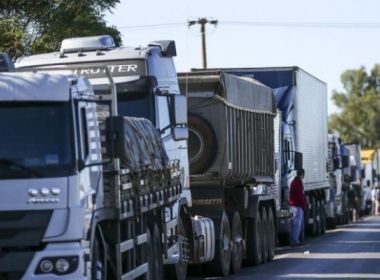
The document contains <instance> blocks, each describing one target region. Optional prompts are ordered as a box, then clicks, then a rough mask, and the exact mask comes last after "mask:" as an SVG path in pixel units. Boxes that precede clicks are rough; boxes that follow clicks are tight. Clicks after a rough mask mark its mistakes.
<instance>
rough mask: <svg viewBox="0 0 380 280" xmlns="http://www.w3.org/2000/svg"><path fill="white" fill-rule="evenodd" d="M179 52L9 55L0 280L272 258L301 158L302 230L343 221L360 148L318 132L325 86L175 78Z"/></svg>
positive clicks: (81, 45)
mask: <svg viewBox="0 0 380 280" xmlns="http://www.w3.org/2000/svg"><path fill="white" fill-rule="evenodd" d="M176 55H177V54H176V47H175V42H174V41H155V42H152V43H150V44H149V45H148V46H146V47H137V48H132V47H115V44H114V42H113V39H112V37H111V36H108V35H104V36H95V37H81V38H71V39H65V40H64V41H63V42H62V44H61V49H60V51H59V52H54V53H47V54H40V55H34V56H28V57H22V58H20V59H18V60H17V61H16V64H15V68H14V66H13V64H12V62H11V61H9V59H8V58H7V57H6V56H5V55H4V59H3V62H4V65H5V67H4V70H5V72H10V73H0V91H1V92H2V93H3V94H2V95H1V96H0V116H1V117H0V127H1V128H2V129H3V131H4V135H5V136H4V137H2V139H1V145H2V146H1V147H2V149H1V153H2V154H1V156H0V164H1V166H2V169H1V176H0V184H1V185H2V186H3V187H2V188H0V192H1V195H0V217H1V218H0V227H1V231H2V233H4V234H2V235H1V236H0V244H1V247H2V248H4V250H3V252H2V254H3V256H4V257H3V258H1V259H0V276H1V277H0V278H1V279H3V278H4V279H28V280H29V279H123V280H127V279H141V278H144V279H186V277H187V275H188V272H193V273H194V272H195V273H199V274H201V275H210V276H227V275H229V274H230V273H238V272H239V271H240V270H241V268H242V265H243V264H244V265H260V264H261V263H265V262H267V261H271V260H272V259H273V258H274V254H275V247H276V245H279V244H282V245H284V244H288V243H289V236H290V231H291V219H292V216H291V212H290V211H289V204H288V197H289V186H290V182H291V181H292V179H293V178H294V176H295V174H296V171H297V170H300V169H304V170H305V174H306V176H305V178H304V187H305V195H306V198H307V208H306V210H305V215H304V220H303V227H302V228H303V230H302V231H301V234H300V239H301V240H304V236H305V234H309V235H312V236H318V235H321V234H323V233H324V232H325V230H326V227H330V228H333V227H335V226H336V225H337V224H342V223H347V222H349V221H350V220H352V216H353V212H355V211H356V208H355V207H356V204H355V203H354V201H355V199H353V200H352V199H350V197H351V194H352V190H353V189H355V188H359V191H360V189H361V188H362V180H363V178H367V177H364V176H363V172H362V169H361V157H360V146H359V145H357V144H350V145H348V144H344V143H342V141H341V140H340V138H339V135H338V134H336V133H335V134H334V133H333V134H328V130H327V87H326V84H325V83H324V82H323V81H320V80H319V79H318V78H316V77H314V76H313V75H311V74H309V73H307V72H306V71H304V70H303V69H301V68H299V67H270V68H254V67H250V68H218V69H206V70H205V69H193V70H191V71H190V72H182V73H177V72H176V69H175V66H174V61H173V58H174V57H175V56H176ZM310 102H312V104H313V106H312V107H310V106H306V105H305V104H307V103H310ZM371 162H375V161H374V160H373V161H371ZM369 169H370V168H369ZM369 169H368V170H369ZM368 172H369V171H368ZM368 176H371V178H372V179H373V180H372V181H371V184H373V185H374V184H375V181H376V179H375V177H376V176H375V175H373V174H372V173H371V175H368ZM358 184H359V185H358ZM15 260H18V261H17V262H16V261H15Z"/></svg>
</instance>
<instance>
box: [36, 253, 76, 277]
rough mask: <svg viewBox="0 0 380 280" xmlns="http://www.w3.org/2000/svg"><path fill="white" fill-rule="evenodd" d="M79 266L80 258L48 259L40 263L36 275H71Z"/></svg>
mask: <svg viewBox="0 0 380 280" xmlns="http://www.w3.org/2000/svg"><path fill="white" fill-rule="evenodd" d="M78 264H79V257H78V256H62V257H46V258H43V259H42V260H41V261H40V262H39V264H38V266H37V269H36V272H35V274H48V273H51V274H56V275H64V274H69V273H72V272H74V271H75V270H77V268H78Z"/></svg>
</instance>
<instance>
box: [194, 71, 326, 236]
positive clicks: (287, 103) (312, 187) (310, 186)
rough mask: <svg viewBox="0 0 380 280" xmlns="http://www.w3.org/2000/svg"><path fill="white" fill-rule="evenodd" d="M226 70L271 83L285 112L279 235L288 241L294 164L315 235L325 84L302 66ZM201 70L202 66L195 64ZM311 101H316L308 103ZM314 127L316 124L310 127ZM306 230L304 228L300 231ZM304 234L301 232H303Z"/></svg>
mask: <svg viewBox="0 0 380 280" xmlns="http://www.w3.org/2000/svg"><path fill="white" fill-rule="evenodd" d="M221 70H223V71H225V72H227V73H230V74H234V75H238V76H241V77H250V78H254V79H256V80H258V81H260V82H261V83H263V84H264V85H266V86H268V87H270V88H272V89H273V91H274V94H275V98H276V107H277V109H278V110H280V111H281V113H282V123H281V126H282V131H281V132H282V135H281V146H282V152H281V163H282V166H281V196H280V197H281V210H280V211H278V215H277V217H278V218H279V220H278V224H279V234H280V235H279V237H280V241H283V242H284V243H286V242H288V235H289V232H290V213H289V206H288V196H289V186H290V183H291V181H292V180H293V178H294V176H295V170H296V169H297V168H300V167H301V166H303V168H304V169H305V178H304V179H303V183H304V188H305V193H306V195H307V202H308V208H307V209H306V211H305V213H304V214H305V215H304V217H305V219H304V225H305V227H304V228H306V229H307V231H308V232H309V233H310V234H312V235H319V234H321V233H323V232H324V231H325V227H326V217H325V199H326V198H325V196H326V191H327V189H328V188H329V179H328V174H327V170H326V169H327V168H326V164H327V156H328V152H327V149H328V145H327V140H328V137H327V86H326V84H325V83H324V82H322V81H321V80H319V79H318V78H316V77H314V76H312V75H310V74H309V73H307V72H306V71H304V70H302V69H301V68H299V67H267V68H223V69H221ZM193 71H194V72H202V71H204V70H202V69H193ZM310 104H313V105H312V106H310ZM311 128H312V129H311ZM302 234H303V232H302ZM301 238H302V236H301Z"/></svg>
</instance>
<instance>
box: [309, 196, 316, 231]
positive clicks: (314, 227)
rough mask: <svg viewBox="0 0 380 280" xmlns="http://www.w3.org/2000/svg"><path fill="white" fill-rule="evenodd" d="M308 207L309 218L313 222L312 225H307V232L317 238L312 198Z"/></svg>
mask: <svg viewBox="0 0 380 280" xmlns="http://www.w3.org/2000/svg"><path fill="white" fill-rule="evenodd" d="M310 206H311V207H310V211H309V218H310V219H312V220H313V223H312V224H309V232H310V234H311V235H312V236H317V234H318V229H317V204H316V201H315V197H314V196H310Z"/></svg>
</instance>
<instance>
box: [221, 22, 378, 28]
mask: <svg viewBox="0 0 380 280" xmlns="http://www.w3.org/2000/svg"><path fill="white" fill-rule="evenodd" d="M219 22H220V24H221V25H235V26H257V27H260V26H263V27H294V28H380V22H286V21H284V22H277V21H219Z"/></svg>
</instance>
